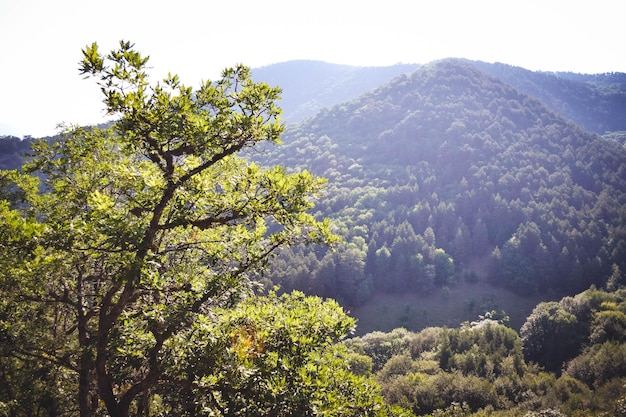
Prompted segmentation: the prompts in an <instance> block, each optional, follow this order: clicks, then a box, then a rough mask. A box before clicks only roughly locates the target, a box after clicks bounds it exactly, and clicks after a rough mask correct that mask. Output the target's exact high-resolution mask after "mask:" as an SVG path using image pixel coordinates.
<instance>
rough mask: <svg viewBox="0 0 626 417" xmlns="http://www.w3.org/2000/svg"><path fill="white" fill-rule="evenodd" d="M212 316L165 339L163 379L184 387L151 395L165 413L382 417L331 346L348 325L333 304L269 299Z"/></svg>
mask: <svg viewBox="0 0 626 417" xmlns="http://www.w3.org/2000/svg"><path fill="white" fill-rule="evenodd" d="M213 313H214V315H215V317H216V318H217V322H216V320H215V319H211V318H210V317H202V318H201V319H200V320H198V321H197V322H196V325H195V326H193V327H192V328H191V329H189V330H188V331H187V332H183V333H179V334H177V335H176V336H175V338H174V339H173V340H172V343H171V347H172V349H173V350H172V351H171V352H167V356H168V357H170V358H171V361H172V363H170V364H168V367H167V368H168V370H169V371H168V372H173V373H172V374H171V375H168V377H167V380H168V381H178V380H182V381H186V382H187V383H186V384H178V385H177V386H176V385H174V392H168V391H169V388H170V386H171V385H173V384H166V385H164V389H163V390H159V391H158V393H159V394H160V395H162V397H163V399H164V401H163V403H164V405H166V406H167V407H168V408H167V410H168V411H167V412H168V414H174V415H180V416H183V415H201V414H203V410H219V412H220V413H221V415H229V416H249V415H264V416H286V415H294V416H295V415H297V416H304V415H319V416H354V415H390V413H391V409H390V408H389V407H387V406H386V405H385V404H384V402H383V400H382V398H381V397H379V396H378V394H377V386H376V385H375V384H374V383H373V382H372V381H370V380H368V379H367V378H366V377H357V376H355V375H354V374H352V373H351V372H350V368H349V365H348V361H347V356H346V352H345V350H344V349H341V348H340V347H341V346H340V345H336V344H335V343H336V342H337V341H338V340H339V339H340V338H342V337H343V336H344V335H345V334H346V333H348V332H349V331H350V330H351V328H352V327H353V326H354V320H353V319H351V318H349V317H348V316H346V315H345V314H344V313H343V310H342V309H341V308H340V307H339V305H338V304H337V303H336V302H334V301H322V300H321V299H319V298H314V297H304V295H303V294H302V293H294V294H291V295H286V294H285V295H283V296H281V297H277V296H275V294H273V293H271V294H270V295H269V296H268V297H251V298H248V299H246V300H245V301H244V302H243V303H242V304H241V305H240V306H239V308H237V309H235V310H223V311H219V310H218V311H214V312H213ZM181 348H182V349H183V350H184V351H183V352H181V351H180V350H181ZM180 398H185V399H188V400H187V401H182V402H181V401H180ZM194 400H195V401H194Z"/></svg>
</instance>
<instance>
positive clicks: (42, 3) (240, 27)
mask: <svg viewBox="0 0 626 417" xmlns="http://www.w3.org/2000/svg"><path fill="white" fill-rule="evenodd" d="M120 39H124V40H130V41H132V42H134V43H135V44H136V47H137V49H138V50H139V51H141V52H142V53H144V54H147V55H150V56H151V60H150V64H151V66H152V68H153V69H152V77H153V81H156V80H158V79H161V78H162V77H163V76H164V75H165V74H167V72H168V71H171V72H172V73H177V74H179V75H180V76H181V78H182V80H183V81H184V82H185V83H187V84H189V85H192V86H197V85H198V84H199V83H200V81H201V80H203V79H205V80H206V79H215V78H217V77H218V76H219V73H220V71H221V70H222V69H223V68H225V67H228V66H232V65H234V64H236V63H244V64H246V65H248V66H251V67H253V68H254V67H259V66H263V65H268V64H272V63H278V62H284V61H288V60H292V59H315V60H323V61H326V62H332V63H338V64H350V65H391V64H395V63H400V62H402V63H427V62H430V61H432V60H436V59H441V58H447V57H460V58H468V59H475V60H482V61H487V62H503V63H507V64H511V65H516V66H520V67H524V68H527V69H530V70H543V71H574V72H581V73H599V72H613V71H619V72H626V54H625V51H626V49H625V48H624V39H625V38H624V30H623V5H622V2H621V1H620V0H593V1H591V0H589V1H582V0H384V1H364V0H332V1H331V0H316V1H311V0H300V1H298V0H235V1H227V0H222V1H215V0H203V1H202V0H176V1H171V0H169V1H162V0H150V1H147V0H106V1H98V2H96V1H93V0H55V1H52V0H0V59H1V61H0V62H1V64H0V135H8V134H12V135H16V136H24V135H32V136H45V135H52V134H55V133H57V129H56V126H57V125H58V124H59V123H62V122H64V123H70V124H74V123H79V124H92V123H99V122H102V121H103V120H104V115H103V112H102V107H103V106H102V103H101V100H100V95H99V94H100V93H99V90H98V87H97V86H96V85H95V83H94V82H93V81H90V80H83V79H82V78H81V77H80V76H79V75H78V61H79V60H80V58H81V48H83V47H84V46H85V45H86V44H88V43H91V42H94V41H96V42H98V43H99V44H100V46H101V50H102V51H104V52H106V51H109V50H110V49H111V48H114V47H115V46H116V45H117V43H118V41H119V40H120Z"/></svg>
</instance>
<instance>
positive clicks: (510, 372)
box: [0, 44, 626, 417]
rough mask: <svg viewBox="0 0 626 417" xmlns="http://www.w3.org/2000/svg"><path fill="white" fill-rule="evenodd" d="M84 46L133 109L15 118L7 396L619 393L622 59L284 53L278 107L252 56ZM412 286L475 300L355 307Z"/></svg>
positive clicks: (624, 401) (2, 405) (314, 411)
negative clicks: (288, 59)
mask: <svg viewBox="0 0 626 417" xmlns="http://www.w3.org/2000/svg"><path fill="white" fill-rule="evenodd" d="M124 46H126V48H124ZM96 52H97V50H94V49H89V48H87V49H86V50H85V51H84V54H85V60H84V61H83V65H84V67H83V70H84V72H86V73H90V74H92V76H94V77H97V76H99V75H101V74H103V75H102V76H103V78H102V80H101V82H102V84H101V85H102V86H103V88H104V90H103V91H107V90H106V89H107V88H109V90H108V93H107V94H108V95H107V96H106V97H105V104H106V105H107V106H108V107H109V109H114V110H115V111H116V112H118V113H119V114H120V117H121V118H120V121H119V122H118V123H116V124H114V125H113V126H100V127H93V128H72V129H68V130H67V131H66V132H64V133H63V134H62V135H61V136H58V137H50V138H44V139H43V140H42V141H40V140H35V139H33V138H22V139H20V138H14V137H3V138H1V139H0V168H2V171H0V172H2V177H0V196H1V197H2V200H3V205H2V206H0V208H1V210H0V214H1V215H2V222H3V226H4V231H3V232H1V233H2V234H1V237H2V239H3V242H4V243H3V244H2V256H1V259H0V268H2V274H3V275H2V282H1V284H2V286H1V288H2V295H3V299H4V300H5V301H3V302H2V303H0V343H1V345H0V346H1V347H0V375H2V376H1V378H2V380H1V381H2V383H0V415H7V416H21V415H41V416H48V415H79V414H80V415H95V414H93V413H95V412H96V410H97V412H98V413H105V411H104V410H106V413H108V414H106V415H138V416H139V415H146V416H147V415H167V414H171V413H175V414H176V415H224V416H226V415H398V416H399V415H406V416H411V415H414V416H440V417H441V416H520V417H521V416H524V417H533V416H565V415H567V416H612V415H614V416H622V415H626V344H625V338H626V292H625V286H626V133H625V132H626V117H625V116H624V115H625V114H626V80H625V79H624V77H626V76H624V75H623V74H603V75H594V76H591V75H582V74H571V73H535V72H531V71H526V70H523V69H521V68H515V67H510V66H507V65H504V64H486V63H482V62H473V61H467V60H461V59H448V60H442V61H437V62H433V63H430V64H427V65H421V66H395V67H390V68H387V69H385V70H382V69H381V70H377V71H373V70H372V69H360V70H358V71H357V70H355V69H350V68H346V67H341V68H333V67H332V66H325V65H324V66H322V65H320V64H319V63H315V62H307V61H305V62H296V63H292V64H291V65H290V66H285V65H281V66H277V67H276V68H274V69H275V70H276V71H275V72H272V70H273V68H272V67H268V68H262V69H259V71H258V73H257V72H255V71H253V73H254V79H255V80H260V79H263V80H265V79H269V80H271V82H272V85H274V84H278V85H279V86H281V87H284V88H286V87H285V86H290V87H291V89H292V90H297V91H298V92H299V95H295V94H294V93H291V95H289V90H286V91H284V92H283V95H284V96H285V97H288V98H289V99H288V100H286V101H285V103H284V111H285V115H284V120H287V121H288V122H289V123H288V124H287V125H286V126H285V125H282V127H279V126H280V124H279V123H277V122H276V120H275V119H274V117H275V116H277V115H278V112H277V109H276V108H275V107H274V105H273V103H272V101H273V99H276V100H278V94H279V92H278V90H272V89H271V88H270V87H268V86H267V85H265V84H263V83H258V84H257V83H254V82H252V80H251V79H249V78H248V77H249V74H248V72H247V70H246V69H241V68H240V69H238V70H233V71H234V72H226V73H225V77H224V78H223V79H222V80H221V81H218V82H216V83H215V85H216V86H217V87H215V89H213V88H212V87H211V86H210V85H209V84H207V85H205V86H204V87H203V88H202V89H200V90H198V91H197V92H194V93H193V94H192V92H191V90H190V89H187V88H186V87H184V86H182V85H180V83H179V82H178V80H177V79H176V78H175V77H174V78H172V79H169V80H166V83H165V85H164V86H158V85H157V86H156V87H154V88H153V89H152V90H150V91H152V95H148V94H147V93H146V92H145V91H144V89H147V85H148V84H147V83H146V82H145V80H144V79H143V77H144V75H145V74H144V73H143V65H144V64H145V63H143V62H142V61H141V59H140V57H139V56H138V55H135V54H134V51H132V49H131V48H130V45H123V44H122V49H121V51H119V52H118V54H117V55H116V54H112V55H110V56H109V57H110V59H113V60H116V59H117V60H120V61H124V62H125V63H126V65H128V67H129V68H131V70H130V72H129V74H128V75H127V78H126V79H124V80H123V81H124V82H131V83H132V82H137V83H138V84H137V85H138V88H137V90H136V91H137V92H138V93H137V94H136V95H134V93H129V92H128V91H129V90H124V89H122V88H120V89H119V90H116V89H115V88H112V87H111V86H112V85H113V86H115V84H111V83H110V81H111V80H114V78H115V77H114V76H113V73H108V74H107V73H106V67H103V66H102V65H103V64H102V63H101V62H100V61H99V59H101V57H100V56H99V55H98V54H97V53H96ZM133 71H134V72H133ZM307 71H311V72H310V74H316V75H315V76H313V75H311V76H310V77H306V76H305V77H303V78H302V77H301V78H302V79H301V80H300V81H298V77H297V74H302V73H307ZM320 73H321V74H322V75H320ZM259 74H261V75H259ZM116 76H119V74H117V75H116ZM107 77H108V78H107ZM133 77H134V78H133ZM316 77H317V78H316ZM281 80H284V82H281ZM374 80H375V81H374ZM298 82H302V83H307V84H309V88H308V89H298ZM374 83H377V84H378V85H374ZM120 85H121V84H120ZM235 85H236V86H242V87H241V88H243V89H244V90H245V93H244V92H242V93H237V94H232V95H231V93H232V91H233V90H232V89H233V86H235ZM166 87H167V88H169V90H168V89H167V88H166ZM220 88H221V90H220ZM335 90H336V91H338V92H339V93H338V94H337V96H336V97H332V94H330V93H328V92H329V91H331V92H332V91H335ZM131 91H135V90H131ZM235 91H236V89H235ZM139 92H140V93H139ZM143 94H146V95H145V96H143ZM220 94H223V95H224V96H223V97H221V96H220ZM203 100H204V101H203ZM228 100H231V101H230V102H228ZM264 100H266V101H264ZM277 104H278V105H279V106H280V105H282V102H281V101H277ZM236 106H241V107H239V108H240V109H242V110H241V113H243V114H239V112H238V111H233V110H232V109H233V108H235V107H236ZM325 106H326V107H325ZM207 108H210V109H211V110H210V111H208V112H207V111H206V109H207ZM168 112H171V115H170V113H168ZM138 113H139V114H140V115H141V117H139V116H137V114H138ZM164 115H166V116H164ZM202 119H204V120H206V121H207V122H206V123H205V122H202V123H205V124H202V123H201V122H199V121H198V120H202ZM257 123H258V124H257ZM111 129H113V130H111ZM207 131H210V132H218V133H215V134H214V136H211V135H209V139H210V140H208V139H202V138H203V137H204V136H203V135H206V134H207V133H206V132H207ZM223 131H226V133H224V134H222V133H220V132H223ZM146 132H151V133H149V134H148V133H146ZM182 132H185V134H184V135H182ZM240 132H250V136H245V135H244V136H242V137H241V139H240V142H237V141H235V143H236V144H239V145H232V146H236V148H233V152H235V151H236V152H238V153H240V154H241V158H240V159H233V160H231V159H230V156H228V157H226V156H224V155H223V152H225V151H224V150H225V149H230V148H228V147H229V146H231V145H229V143H230V142H222V141H223V140H225V139H223V138H228V140H230V139H231V138H232V137H236V138H240V136H238V135H240V134H241V133H240ZM181 135H182V136H181ZM185 135H187V136H185ZM279 136H280V140H278V138H279ZM144 138H147V139H144ZM150 138H156V139H154V140H152V139H150ZM184 138H189V139H184ZM238 140H239V139H238ZM278 142H282V143H280V144H279V143H278ZM211 152H212V153H211ZM228 152H230V151H228ZM29 153H30V154H34V157H32V156H31V157H27V156H25V155H26V154H29ZM216 155H218V156H219V160H220V162H219V164H216V165H215V167H214V166H213V161H215V160H216V158H217V156H216ZM221 158H224V160H223V162H222V161H221ZM25 162H26V163H27V164H26V165H24V168H23V169H20V167H21V166H22V164H23V163H25ZM63 164H66V165H63ZM151 164H152V165H151ZM201 167H206V171H204V168H202V169H201ZM259 167H284V169H283V168H275V169H274V168H268V169H267V170H263V169H261V168H259ZM160 175H162V177H163V179H162V180H161V179H160V178H161V177H160ZM196 175H197V176H196ZM28 178H30V179H28ZM172 178H174V180H172ZM32 179H40V180H44V181H48V182H47V187H48V188H45V189H43V190H40V191H39V192H42V193H43V194H44V195H47V196H48V197H45V198H43V197H40V196H38V195H37V192H38V191H37V190H36V187H35V188H33V187H34V186H33V184H32V183H31V180H32ZM324 179H325V180H324ZM186 181H189V182H188V183H187V182H186ZM324 182H325V184H323V186H322V183H324ZM168 184H170V185H168ZM67 193H69V194H67ZM68 195H69V196H70V197H67V196H68ZM85 199H86V200H85ZM159 201H161V203H159ZM313 201H314V205H313ZM33 209H36V210H39V211H38V212H33V211H32V210H33ZM33 214H35V217H33ZM157 214H158V215H159V216H160V217H158V218H157ZM150 216H152V219H156V220H154V223H153V222H149V221H148V220H149V219H150ZM264 218H267V219H270V220H265V221H263V220H262V219H264ZM46 219H49V221H50V223H48V220H46ZM46 228H47V229H46ZM303 230H306V231H307V232H306V233H304V234H303V236H298V234H299V233H302V231H303ZM49 231H52V232H53V233H49ZM144 231H145V235H144V234H142V233H144ZM142 236H143V237H142ZM147 237H150V240H149V243H150V244H149V245H148V243H146V242H147V241H146V240H145V239H147ZM92 239H95V240H92ZM142 239H143V240H142ZM302 240H304V241H305V242H302ZM214 242H222V243H221V244H215V243H214ZM302 243H306V244H302ZM16 251H17V252H16ZM138 257H139V258H140V259H141V262H143V263H142V265H143V266H141V267H138V266H137V265H138V264H136V263H134V262H133V261H132V259H135V260H136V259H138ZM87 259H89V261H86V260H87ZM16 263H17V264H16ZM20 263H21V264H20ZM20 265H21V266H20ZM137 268H139V269H137ZM41 271H46V272H45V273H46V274H50V276H49V277H47V278H45V279H43V278H41V277H40V276H39V275H37V274H38V273H41ZM133 274H136V277H137V278H132V277H133V276H134V275H133ZM121 276H123V277H124V278H120V277H121ZM94 277H97V282H98V284H97V286H96V281H94V279H95V278H94ZM200 277H206V278H205V279H207V280H208V281H207V282H209V283H210V285H207V284H205V283H203V282H204V281H202V279H200ZM86 286H89V288H90V290H89V292H88V293H85V292H84V291H85V290H83V287H86ZM474 286H475V287H478V286H482V287H483V288H484V287H486V288H491V289H492V291H493V292H494V293H495V292H496V291H506V292H507V293H509V294H512V296H514V297H518V298H519V299H526V300H531V301H532V300H539V299H542V300H544V301H541V302H538V304H536V305H535V306H534V308H533V309H531V310H532V311H529V312H527V311H512V310H510V309H509V306H510V305H509V304H507V302H506V301H502V300H498V299H495V298H493V297H488V299H486V300H476V299H467V298H465V299H460V298H457V299H454V298H451V297H453V295H454V294H456V292H455V289H456V288H463V290H464V291H465V290H466V289H471V288H473V287H474ZM42 289H43V290H42ZM270 289H271V290H270ZM470 291H471V290H470ZM87 294H88V295H87ZM251 294H256V295H251ZM410 294H413V295H415V296H417V297H424V298H430V299H432V300H445V302H440V304H449V305H457V306H458V305H461V304H463V308H462V310H463V311H462V313H461V314H457V315H456V316H454V317H452V318H450V316H445V315H446V313H445V312H444V313H441V312H440V311H439V310H438V313H436V314H432V313H431V316H430V317H429V320H424V319H421V318H420V317H421V316H422V315H423V316H425V315H426V314H427V313H428V311H426V310H425V309H424V308H421V307H420V305H416V304H409V303H406V305H405V304H404V303H405V301H402V302H400V301H397V302H396V304H399V305H400V304H401V307H403V308H400V309H399V311H400V313H398V317H397V320H396V321H394V322H393V323H394V324H397V326H395V325H394V326H393V327H397V328H383V327H384V326H380V324H379V322H377V321H376V320H377V318H376V317H375V318H371V316H372V315H369V316H366V315H365V314H363V315H361V316H359V315H358V314H357V313H359V312H361V313H362V312H363V311H366V310H367V309H368V308H370V310H371V306H372V305H373V304H374V303H375V301H376V299H377V298H379V297H381V296H385V297H388V299H389V300H392V301H391V303H392V304H393V303H394V301H393V300H401V299H402V300H405V299H406V298H402V297H406V296H407V295H410ZM81 297H82V298H81ZM122 301H123V302H122ZM437 302H438V301H435V303H437ZM142 303H143V304H142ZM144 304H145V306H144ZM118 308H123V309H124V312H123V313H121V310H120V312H118V310H117V309H118ZM351 311H354V312H355V315H356V317H357V319H358V320H356V321H355V320H354V319H353V318H352V317H349V316H350V314H351ZM378 313H379V314H378V315H379V316H380V315H381V314H380V311H378ZM433 315H439V316H440V317H435V318H433V317H432V316H433ZM374 316H376V314H374ZM444 316H445V317H444ZM379 318H380V317H379ZM20 320H21V321H23V322H29V321H32V322H33V323H36V325H33V326H22V325H18V323H20ZM74 322H75V323H74ZM513 323H515V325H513ZM377 326H378V327H379V328H378V329H377ZM359 328H366V329H368V330H371V331H368V332H362V331H359ZM81 329H82V330H81ZM372 329H374V330H372ZM81 332H82V333H81ZM176 334H179V335H180V336H175V335H176ZM75 335H76V336H78V338H76V337H75ZM81 335H82V336H81ZM105 340H106V343H105ZM107 343H108V344H107ZM45 349H48V350H49V352H47V353H45V354H43V353H42V351H45ZM166 354H167V355H169V356H166ZM314 369H315V371H314ZM33 375H37V381H38V383H37V384H33V383H32V376H33ZM331 375H335V376H334V377H331ZM90 378H91V379H90ZM51 386H54V387H56V388H54V389H51V388H50V387H51ZM96 386H97V387H98V389H97V390H96V389H95V387H96ZM295 388H297V389H295ZM75 389H77V390H78V392H79V394H78V396H79V399H82V402H80V401H79V402H80V404H79V405H80V407H79V408H80V409H73V408H71V407H70V406H68V405H67V404H66V402H67V398H68V396H69V397H72V395H73V394H69V393H70V392H72V390H75ZM81 393H82V394H83V397H81ZM96 393H98V394H96ZM173 398H178V399H184V401H183V403H180V402H176V401H175V400H172V399H173ZM168 401H169V402H168ZM342 403H344V404H346V405H347V408H345V409H344V408H341V407H339V408H337V404H342ZM192 404H193V405H192ZM348 405H349V406H348ZM234 410H238V411H234ZM259 413H261V414H259ZM370 413H371V414H370ZM98 415H103V414H98Z"/></svg>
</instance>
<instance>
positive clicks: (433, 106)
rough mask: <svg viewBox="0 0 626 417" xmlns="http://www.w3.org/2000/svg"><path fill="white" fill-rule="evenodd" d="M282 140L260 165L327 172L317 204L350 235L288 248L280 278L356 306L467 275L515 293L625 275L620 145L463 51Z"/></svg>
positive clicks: (278, 268)
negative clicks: (332, 243) (326, 245)
mask: <svg viewBox="0 0 626 417" xmlns="http://www.w3.org/2000/svg"><path fill="white" fill-rule="evenodd" d="M284 142H285V145H283V146H280V147H277V148H275V149H271V150H270V151H269V154H268V155H266V156H265V157H264V162H270V163H281V164H285V165H287V166H290V167H297V168H309V169H311V170H312V171H314V172H315V173H317V174H319V175H323V176H326V177H328V178H329V186H328V193H327V195H326V196H325V197H324V198H323V199H321V200H320V202H319V203H318V208H319V210H320V214H323V215H326V216H330V217H331V218H333V219H334V221H335V223H336V224H337V227H338V231H339V232H340V233H341V234H343V235H344V236H345V238H346V241H347V242H348V243H347V245H345V246H344V247H343V248H341V249H340V250H338V251H336V252H324V251H319V250H318V251H316V252H315V253H311V252H307V251H305V250H302V251H300V252H298V251H293V252H292V253H286V254H283V256H282V257H281V258H280V259H278V260H277V262H276V264H275V268H274V271H273V275H272V280H273V282H274V283H279V284H281V285H283V287H284V288H285V289H290V288H301V289H304V290H307V291H309V292H313V293H317V294H320V295H324V296H331V297H335V298H338V299H340V300H343V301H344V303H345V304H348V305H358V304H362V303H365V302H367V300H368V299H369V298H370V297H371V295H372V294H374V293H376V292H381V291H382V292H396V293H399V292H406V291H414V292H426V293H427V292H430V291H433V290H434V289H435V288H437V287H445V286H450V285H454V283H455V282H457V281H458V280H460V279H468V280H483V281H486V282H490V283H492V284H495V285H499V286H503V287H505V288H509V289H511V290H514V291H516V292H518V293H520V294H535V293H537V292H546V291H552V290H555V291H578V290H580V289H585V288H587V287H588V286H589V285H591V284H596V285H604V284H605V283H606V282H607V280H609V279H613V281H614V282H613V283H616V282H622V283H624V274H623V272H622V271H626V229H625V227H624V225H625V224H626V211H625V209H624V208H625V207H626V205H625V203H626V152H625V150H624V148H623V147H622V146H621V144H620V143H618V142H616V141H611V140H606V139H603V138H601V137H600V136H598V135H595V134H592V133H589V132H586V131H585V130H583V129H581V128H580V127H578V126H576V125H574V124H572V123H571V122H568V121H566V120H565V119H563V118H562V117H561V116H559V115H558V114H556V113H554V112H552V111H550V110H549V109H548V108H547V107H546V106H544V105H543V104H542V103H541V102H539V101H538V100H536V99H533V98H531V97H530V96H527V95H524V94H522V93H521V92H520V91H519V90H518V89H515V88H513V87H511V86H509V85H507V84H505V83H503V82H502V81H500V80H499V79H497V78H494V77H492V76H490V75H488V74H486V73H485V72H483V71H480V70H479V69H477V68H476V67H475V66H473V65H472V64H470V63H468V62H466V61H463V60H445V61H441V62H437V63H433V64H431V65H426V66H424V67H422V68H420V69H419V70H418V71H416V72H415V73H413V74H411V75H410V76H400V77H398V78H395V79H394V80H392V81H391V82H389V83H388V84H385V85H384V86H382V87H380V88H378V89H376V90H374V91H371V92H369V93H367V94H364V95H362V96H360V97H359V98H358V99H356V100H353V101H350V102H347V103H344V104H341V105H338V106H335V107H333V108H331V109H326V110H323V111H322V112H320V113H319V114H318V115H317V116H316V117H314V118H312V119H310V120H308V121H306V122H305V123H303V124H301V125H298V126H294V127H292V128H290V129H289V130H288V132H287V133H286V134H285V136H284ZM611 276H613V278H611Z"/></svg>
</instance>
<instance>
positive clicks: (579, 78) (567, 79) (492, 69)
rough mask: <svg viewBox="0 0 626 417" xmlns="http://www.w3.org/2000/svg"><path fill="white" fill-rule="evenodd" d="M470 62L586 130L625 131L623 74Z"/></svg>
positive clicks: (624, 86) (625, 96)
mask: <svg viewBox="0 0 626 417" xmlns="http://www.w3.org/2000/svg"><path fill="white" fill-rule="evenodd" d="M472 64H473V65H475V66H476V67H477V68H480V69H481V70H483V71H485V72H486V73H488V74H491V75H494V76H496V77H498V78H499V79H500V80H502V81H503V82H505V83H507V84H509V85H511V86H513V87H515V88H516V89H518V90H520V91H521V92H523V93H524V94H528V95H530V96H533V97H535V98H537V99H539V100H541V101H542V102H543V103H545V104H546V105H547V106H548V107H550V108H551V109H552V110H554V111H556V112H557V113H559V114H561V115H563V116H564V117H566V118H568V119H570V120H572V121H574V122H575V123H577V124H579V125H581V126H582V127H584V128H585V129H587V130H589V131H592V132H596V133H600V134H604V133H605V132H616V131H626V74H623V73H607V74H593V75H591V74H574V73H568V72H557V73H547V72H533V71H529V70H526V69H523V68H519V67H513V66H511V65H506V64H498V63H496V64H488V63H484V62H472Z"/></svg>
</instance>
